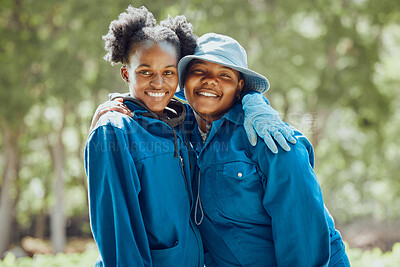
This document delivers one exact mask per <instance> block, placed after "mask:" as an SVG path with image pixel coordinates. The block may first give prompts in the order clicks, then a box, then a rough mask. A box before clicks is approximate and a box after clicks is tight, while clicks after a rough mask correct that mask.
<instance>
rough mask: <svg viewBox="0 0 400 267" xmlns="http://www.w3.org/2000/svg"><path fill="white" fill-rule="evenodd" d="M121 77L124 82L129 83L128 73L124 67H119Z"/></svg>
mask: <svg viewBox="0 0 400 267" xmlns="http://www.w3.org/2000/svg"><path fill="white" fill-rule="evenodd" d="M121 76H122V79H123V80H124V81H125V82H127V83H129V72H128V69H127V68H126V66H122V67H121Z"/></svg>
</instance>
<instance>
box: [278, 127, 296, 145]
mask: <svg viewBox="0 0 400 267" xmlns="http://www.w3.org/2000/svg"><path fill="white" fill-rule="evenodd" d="M279 131H280V132H281V133H282V134H283V136H284V137H285V138H286V140H288V141H289V142H290V143H292V144H296V142H297V141H296V139H295V138H294V137H293V134H294V131H293V129H292V127H290V126H286V127H285V128H284V129H281V130H279Z"/></svg>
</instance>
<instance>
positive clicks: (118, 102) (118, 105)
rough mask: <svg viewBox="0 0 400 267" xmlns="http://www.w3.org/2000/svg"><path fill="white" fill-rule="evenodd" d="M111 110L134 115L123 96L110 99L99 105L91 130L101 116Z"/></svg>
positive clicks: (130, 115)
mask: <svg viewBox="0 0 400 267" xmlns="http://www.w3.org/2000/svg"><path fill="white" fill-rule="evenodd" d="M109 111H116V112H120V113H122V114H125V115H128V116H129V117H133V113H132V111H131V110H130V109H129V108H128V107H127V106H126V105H125V104H124V100H123V99H122V98H115V99H114V100H108V101H106V102H104V103H103V104H100V105H99V106H98V107H97V109H96V111H95V113H94V115H93V119H92V123H91V125H90V132H91V131H92V130H93V129H94V127H95V126H96V123H97V121H98V120H99V119H100V117H101V116H103V115H104V114H106V113H107V112H109Z"/></svg>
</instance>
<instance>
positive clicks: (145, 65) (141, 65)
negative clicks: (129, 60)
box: [138, 64, 176, 68]
mask: <svg viewBox="0 0 400 267" xmlns="http://www.w3.org/2000/svg"><path fill="white" fill-rule="evenodd" d="M140 67H146V68H151V66H150V65H148V64H140V65H139V66H138V68H140ZM164 68H176V66H175V65H174V64H171V65H167V66H165V67H164Z"/></svg>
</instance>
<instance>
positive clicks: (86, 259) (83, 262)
mask: <svg viewBox="0 0 400 267" xmlns="http://www.w3.org/2000/svg"><path fill="white" fill-rule="evenodd" d="M97 257H98V252H97V250H96V249H88V250H86V251H85V252H84V253H71V254H65V253H58V254H56V255H50V254H47V255H35V256H33V258H30V257H24V258H15V256H14V254H12V253H8V254H7V255H6V257H5V258H4V260H3V261H0V267H71V266H74V267H91V266H93V265H94V262H95V261H96V258H97Z"/></svg>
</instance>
